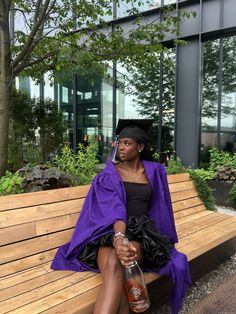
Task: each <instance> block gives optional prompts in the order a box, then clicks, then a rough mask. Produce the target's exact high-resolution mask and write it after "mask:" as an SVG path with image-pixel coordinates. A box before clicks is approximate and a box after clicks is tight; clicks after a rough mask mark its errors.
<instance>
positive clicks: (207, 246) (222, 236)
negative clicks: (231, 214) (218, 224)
mask: <svg viewBox="0 0 236 314" xmlns="http://www.w3.org/2000/svg"><path fill="white" fill-rule="evenodd" d="M234 237H236V228H235V223H233V224H230V225H229V226H228V227H227V228H223V229H221V230H218V231H215V232H213V233H212V234H210V235H209V234H208V235H206V236H205V237H203V238H201V239H200V240H196V241H195V242H191V243H189V244H187V245H182V244H181V243H180V244H178V245H177V249H178V250H180V251H181V252H183V253H185V254H186V255H187V257H188V260H189V261H190V260H192V259H194V258H196V257H198V256H200V255H201V254H204V253H205V252H207V251H209V250H211V249H213V248H215V247H216V246H218V245H220V244H222V243H224V242H226V241H227V240H229V239H232V238H234Z"/></svg>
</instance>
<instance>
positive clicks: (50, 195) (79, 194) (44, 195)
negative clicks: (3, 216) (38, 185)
mask: <svg viewBox="0 0 236 314" xmlns="http://www.w3.org/2000/svg"><path fill="white" fill-rule="evenodd" d="M89 188H90V185H84V186H76V187H70V188H63V189H54V190H48V191H39V192H32V193H22V194H15V195H7V196H1V202H0V211H5V210H9V209H16V208H25V207H30V206H35V204H38V205H43V204H49V203H55V202H61V201H67V200H70V199H77V198H85V197H86V195H87V192H88V190H89Z"/></svg>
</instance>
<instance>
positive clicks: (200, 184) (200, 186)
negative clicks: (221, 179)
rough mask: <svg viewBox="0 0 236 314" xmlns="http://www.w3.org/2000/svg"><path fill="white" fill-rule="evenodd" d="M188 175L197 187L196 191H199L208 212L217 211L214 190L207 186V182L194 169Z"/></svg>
mask: <svg viewBox="0 0 236 314" xmlns="http://www.w3.org/2000/svg"><path fill="white" fill-rule="evenodd" d="M188 173H189V174H190V176H191V178H192V180H193V182H194V184H195V186H196V190H197V191H198V194H199V196H200V198H201V200H202V201H203V203H204V205H205V206H206V208H207V209H208V210H213V211H215V210H216V208H215V198H214V196H213V194H212V189H211V188H210V187H209V186H208V185H207V183H206V182H205V180H204V179H203V178H202V177H201V176H199V174H198V173H197V172H196V171H195V170H192V169H189V170H188Z"/></svg>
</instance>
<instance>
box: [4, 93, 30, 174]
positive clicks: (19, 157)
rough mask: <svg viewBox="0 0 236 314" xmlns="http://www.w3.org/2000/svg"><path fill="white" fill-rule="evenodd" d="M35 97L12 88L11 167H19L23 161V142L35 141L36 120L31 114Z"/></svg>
mask: <svg viewBox="0 0 236 314" xmlns="http://www.w3.org/2000/svg"><path fill="white" fill-rule="evenodd" d="M34 106H35V99H31V97H30V95H29V94H28V93H27V92H25V91H21V90H16V89H15V88H13V90H12V94H11V102H10V132H9V155H10V163H11V168H12V169H14V170H16V168H18V167H21V166H22V165H23V161H24V142H26V141H27V142H30V143H33V142H34V141H35V139H36V138H35V130H36V121H35V117H34V114H33V108H34Z"/></svg>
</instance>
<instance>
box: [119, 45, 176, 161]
mask: <svg viewBox="0 0 236 314" xmlns="http://www.w3.org/2000/svg"><path fill="white" fill-rule="evenodd" d="M161 58H162V57H161V54H160V53H153V54H148V55H146V57H145V58H144V59H143V60H142V62H140V60H137V62H135V61H133V63H132V64H129V65H128V66H127V67H126V69H125V74H126V87H125V93H126V95H127V96H126V97H127V98H126V99H129V100H130V104H131V106H130V108H133V109H132V110H133V115H134V114H135V112H134V109H135V110H136V114H137V115H138V116H139V117H141V118H151V119H154V121H155V123H154V127H153V128H152V131H151V133H150V139H151V145H152V146H153V148H154V149H155V150H156V149H157V147H160V145H159V144H160V143H159V144H158V131H159V127H158V125H160V121H159V119H160V112H159V110H160V105H162V112H161V116H162V130H161V141H162V143H161V152H159V153H161V154H163V156H166V151H171V152H173V149H174V148H173V135H174V115H175V112H174V108H175V49H169V50H166V51H165V52H164V53H163V60H162V66H163V76H162V77H161ZM161 79H162V87H161V82H160V80H161ZM161 89H162V91H161ZM161 93H162V94H161ZM161 96H162V97H161ZM161 99H162V104H160V101H161ZM126 109H127V107H126ZM130 112H131V110H130ZM127 113H128V112H127V111H126V117H127ZM128 114H129V113H128ZM129 118H134V116H133V117H132V116H130V115H129Z"/></svg>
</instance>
